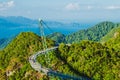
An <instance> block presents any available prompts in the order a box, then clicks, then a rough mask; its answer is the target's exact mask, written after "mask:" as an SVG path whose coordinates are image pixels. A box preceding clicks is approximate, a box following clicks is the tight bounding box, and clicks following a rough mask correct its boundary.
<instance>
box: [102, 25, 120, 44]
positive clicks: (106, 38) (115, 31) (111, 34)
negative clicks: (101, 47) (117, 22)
mask: <svg viewBox="0 0 120 80" xmlns="http://www.w3.org/2000/svg"><path fill="white" fill-rule="evenodd" d="M119 32H120V26H118V27H116V28H113V29H112V30H111V31H110V32H109V33H108V34H107V35H105V36H104V37H102V38H101V40H100V42H102V43H105V42H107V41H109V40H110V39H111V38H116V37H117V35H118V33H119Z"/></svg>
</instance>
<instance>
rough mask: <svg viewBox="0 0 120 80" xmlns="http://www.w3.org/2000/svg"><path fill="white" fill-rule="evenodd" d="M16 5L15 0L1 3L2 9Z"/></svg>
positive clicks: (0, 7)
mask: <svg viewBox="0 0 120 80" xmlns="http://www.w3.org/2000/svg"><path fill="white" fill-rule="evenodd" d="M14 5H15V3H14V1H9V2H2V3H0V11H3V10H7V9H8V8H11V7H13V6H14Z"/></svg>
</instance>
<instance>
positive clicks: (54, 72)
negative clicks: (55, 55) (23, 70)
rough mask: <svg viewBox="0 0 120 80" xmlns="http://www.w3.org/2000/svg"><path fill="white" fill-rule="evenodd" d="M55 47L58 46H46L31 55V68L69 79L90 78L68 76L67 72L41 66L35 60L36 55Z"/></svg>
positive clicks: (86, 79)
mask: <svg viewBox="0 0 120 80" xmlns="http://www.w3.org/2000/svg"><path fill="white" fill-rule="evenodd" d="M57 48H58V46H56V47H52V48H48V49H46V50H42V51H39V52H37V53H36V54H33V55H31V56H30V57H29V63H30V65H31V66H32V68H33V69H35V70H36V71H38V72H43V73H45V74H46V75H48V76H49V75H53V76H59V77H61V78H62V79H69V80H90V79H88V78H85V77H79V78H78V77H75V76H70V75H67V74H63V73H60V72H57V71H54V70H51V69H49V68H46V67H43V66H42V65H41V64H39V63H38V62H37V61H36V58H37V56H38V55H41V54H45V53H46V52H49V51H51V50H55V49H57Z"/></svg>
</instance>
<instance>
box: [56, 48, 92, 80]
mask: <svg viewBox="0 0 120 80" xmlns="http://www.w3.org/2000/svg"><path fill="white" fill-rule="evenodd" d="M55 53H57V54H55V56H56V57H57V58H58V59H59V60H61V61H62V62H64V63H65V64H66V65H67V66H68V67H69V68H70V70H71V71H72V72H73V73H75V74H76V76H80V77H82V78H84V80H92V79H91V78H90V77H88V76H87V75H86V74H84V73H81V72H79V71H77V70H76V69H74V68H73V67H72V66H71V65H70V64H69V63H68V62H67V60H66V59H65V58H64V57H62V56H61V55H60V54H61V53H60V52H59V50H58V49H57V50H56V51H55Z"/></svg>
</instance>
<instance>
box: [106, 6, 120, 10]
mask: <svg viewBox="0 0 120 80" xmlns="http://www.w3.org/2000/svg"><path fill="white" fill-rule="evenodd" d="M105 9H108V10H116V9H120V6H107V7H106V8H105Z"/></svg>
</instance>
